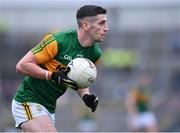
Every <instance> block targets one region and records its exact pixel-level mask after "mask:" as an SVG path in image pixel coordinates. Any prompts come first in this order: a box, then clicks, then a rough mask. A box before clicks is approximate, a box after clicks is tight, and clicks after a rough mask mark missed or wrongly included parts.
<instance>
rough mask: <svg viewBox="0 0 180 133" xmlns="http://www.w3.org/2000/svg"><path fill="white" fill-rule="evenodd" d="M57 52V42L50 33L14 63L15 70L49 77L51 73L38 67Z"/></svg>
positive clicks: (34, 75) (44, 77)
mask: <svg viewBox="0 0 180 133" xmlns="http://www.w3.org/2000/svg"><path fill="white" fill-rule="evenodd" d="M56 54H57V42H56V40H55V38H54V37H53V36H52V35H51V34H47V35H46V36H45V37H44V39H43V40H42V41H41V42H40V43H39V44H38V45H37V46H36V47H34V48H33V49H31V50H30V51H29V52H28V53H27V54H26V55H25V56H24V57H23V58H22V59H21V60H20V61H19V62H18V63H17V65H16V72H17V73H21V74H25V75H29V76H32V77H34V78H40V79H51V73H52V72H49V71H47V70H45V69H42V68H41V67H39V64H43V63H45V62H47V61H49V60H51V59H53V57H54V56H55V55H56Z"/></svg>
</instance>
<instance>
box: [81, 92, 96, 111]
mask: <svg viewBox="0 0 180 133" xmlns="http://www.w3.org/2000/svg"><path fill="white" fill-rule="evenodd" d="M83 101H84V103H85V105H86V106H88V107H89V108H91V110H92V112H95V111H96V108H97V106H98V101H99V100H98V97H96V96H95V95H93V94H91V95H89V94H85V95H84V96H83Z"/></svg>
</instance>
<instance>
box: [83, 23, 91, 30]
mask: <svg viewBox="0 0 180 133" xmlns="http://www.w3.org/2000/svg"><path fill="white" fill-rule="evenodd" d="M82 28H83V30H84V31H87V30H88V29H89V23H88V22H87V21H82Z"/></svg>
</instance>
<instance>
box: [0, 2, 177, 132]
mask: <svg viewBox="0 0 180 133" xmlns="http://www.w3.org/2000/svg"><path fill="white" fill-rule="evenodd" d="M84 4H99V5H101V6H104V7H105V8H107V9H108V14H107V17H108V24H109V33H108V35H107V37H106V39H105V41H104V42H103V43H102V44H101V48H102V49H103V58H102V65H100V66H98V74H99V75H98V77H97V81H96V82H95V84H94V85H93V86H92V91H93V92H94V93H95V94H96V95H98V96H99V99H100V105H99V107H98V109H97V112H96V113H94V114H91V112H90V111H89V110H88V108H86V107H85V106H84V104H83V102H82V101H81V100H80V98H79V97H78V96H77V94H76V93H75V92H74V91H73V90H68V91H67V93H66V94H65V95H64V96H63V97H61V98H60V100H59V102H58V108H57V113H56V127H57V128H58V130H59V131H67V132H73V131H102V132H114V131H119V132H120V131H122V132H125V131H128V128H127V125H126V114H127V112H126V109H125V106H124V98H125V96H126V95H127V93H128V90H130V89H131V88H132V87H133V86H134V85H135V84H136V83H137V80H138V78H139V77H140V75H141V74H142V73H143V72H146V73H148V75H149V76H150V77H151V80H152V82H151V87H152V92H153V98H152V109H153V111H154V112H155V115H156V116H157V119H158V125H159V129H160V131H166V132H171V131H175V132H177V131H180V126H179V125H180V117H179V116H180V111H179V110H180V102H179V97H180V62H179V58H180V1H179V0H86V1H83V0H64V1H63V0H44V1H43V0H32V1H30V0H26V1H23V0H0V107H1V108H0V131H18V130H16V129H15V128H14V121H13V119H12V116H11V109H10V108H11V100H12V96H13V95H14V93H15V91H16V89H17V87H18V85H19V83H20V82H21V80H22V78H23V76H22V75H18V74H16V73H15V65H16V63H17V62H18V60H19V59H20V58H21V57H22V56H23V55H24V54H25V53H26V52H27V51H28V50H29V49H31V48H32V47H34V46H35V45H36V44H37V43H38V42H39V41H40V40H41V39H42V36H43V35H44V33H46V32H52V31H53V32H54V31H59V30H65V29H67V28H76V27H77V25H76V19H75V13H76V10H77V8H79V7H80V6H82V5H84Z"/></svg>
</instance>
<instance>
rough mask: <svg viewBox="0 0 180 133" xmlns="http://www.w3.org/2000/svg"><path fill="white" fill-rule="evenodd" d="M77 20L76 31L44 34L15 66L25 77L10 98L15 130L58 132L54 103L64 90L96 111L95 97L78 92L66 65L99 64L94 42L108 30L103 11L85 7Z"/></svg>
mask: <svg viewBox="0 0 180 133" xmlns="http://www.w3.org/2000/svg"><path fill="white" fill-rule="evenodd" d="M76 18H77V23H78V29H77V30H69V31H64V32H58V33H51V34H47V35H46V36H45V37H44V39H43V40H42V41H41V42H40V43H39V44H38V45H37V46H36V47H34V48H32V49H31V50H30V51H29V52H28V53H27V54H26V55H25V56H24V57H23V58H22V59H21V60H20V61H19V62H18V64H17V66H16V71H17V72H18V73H22V74H25V75H26V76H25V78H24V80H23V82H22V83H21V84H20V86H19V88H18V90H17V92H16V95H15V96H14V98H13V101H12V114H13V117H14V119H15V121H16V127H19V128H22V130H23V131H24V132H33V131H37V132H38V131H42V132H45V131H50V132H56V131H57V130H56V128H55V126H54V122H55V109H56V100H57V99H58V98H59V97H60V96H61V95H63V94H64V93H65V91H66V89H67V87H68V88H69V87H70V88H72V89H74V90H76V91H77V93H78V94H79V95H80V97H81V98H82V100H83V101H84V103H85V105H86V106H88V107H89V108H91V110H92V112H94V111H95V110H96V108H97V105H98V98H97V97H96V96H95V95H93V94H90V92H89V88H84V89H78V85H77V83H76V82H74V81H72V80H71V79H69V78H68V77H67V73H68V72H69V68H67V67H66V66H67V64H68V63H69V62H70V61H71V60H72V59H74V58H76V57H85V58H88V59H90V60H91V61H92V62H94V63H95V64H97V63H98V61H99V58H100V56H101V50H100V48H99V46H98V44H97V42H102V41H103V39H104V37H105V35H106V33H107V31H108V26H107V20H106V9H104V8H102V7H100V6H96V5H85V6H83V7H81V8H80V9H78V11H77V13H76ZM59 68H60V69H59Z"/></svg>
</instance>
